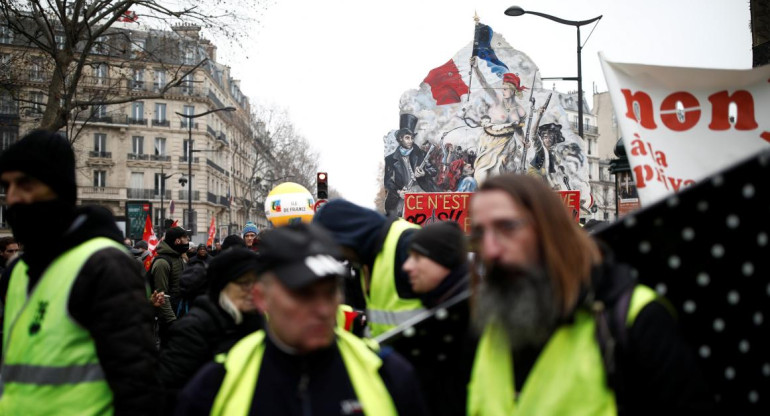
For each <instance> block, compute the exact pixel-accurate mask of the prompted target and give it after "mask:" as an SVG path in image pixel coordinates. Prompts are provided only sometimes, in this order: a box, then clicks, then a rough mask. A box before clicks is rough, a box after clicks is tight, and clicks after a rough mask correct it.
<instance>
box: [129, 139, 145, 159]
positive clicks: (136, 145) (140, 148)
mask: <svg viewBox="0 0 770 416" xmlns="http://www.w3.org/2000/svg"><path fill="white" fill-rule="evenodd" d="M131 150H132V151H133V153H134V154H135V155H141V154H144V137H142V136H134V137H132V138H131Z"/></svg>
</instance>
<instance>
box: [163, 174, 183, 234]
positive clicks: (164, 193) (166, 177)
mask: <svg viewBox="0 0 770 416" xmlns="http://www.w3.org/2000/svg"><path fill="white" fill-rule="evenodd" d="M177 173H179V172H174V173H171V174H169V175H166V174H164V172H163V165H161V166H160V235H161V236H163V233H164V232H165V231H166V210H165V209H164V208H163V200H164V198H165V197H166V179H169V178H170V177H172V176H174V175H176V174H177Z"/></svg>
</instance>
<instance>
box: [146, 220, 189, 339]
mask: <svg viewBox="0 0 770 416" xmlns="http://www.w3.org/2000/svg"><path fill="white" fill-rule="evenodd" d="M189 246H190V239H189V237H188V236H187V231H185V229H184V228H182V227H172V228H169V229H168V230H166V236H165V237H163V241H161V242H160V244H158V248H157V250H156V253H157V256H156V257H155V259H154V260H153V261H152V266H151V267H150V273H151V275H152V282H151V286H152V288H153V289H155V290H157V291H158V292H163V293H165V294H167V295H169V297H170V298H169V300H170V302H164V303H163V305H161V306H160V311H159V319H158V323H159V336H160V342H161V345H162V346H163V345H165V344H166V340H167V337H168V327H169V326H170V325H171V324H172V323H173V322H174V321H175V320H176V313H175V312H174V311H176V310H177V307H178V306H179V301H180V282H181V279H182V270H183V269H184V262H183V261H182V254H184V253H185V252H187V248H188V247H189Z"/></svg>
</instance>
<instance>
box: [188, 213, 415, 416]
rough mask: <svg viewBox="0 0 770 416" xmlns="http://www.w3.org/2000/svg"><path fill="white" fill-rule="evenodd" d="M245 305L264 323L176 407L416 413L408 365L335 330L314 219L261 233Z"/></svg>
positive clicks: (330, 281)
mask: <svg viewBox="0 0 770 416" xmlns="http://www.w3.org/2000/svg"><path fill="white" fill-rule="evenodd" d="M260 254H261V260H260V261H261V262H262V265H261V266H260V268H259V270H258V275H259V282H258V283H257V284H256V285H255V286H254V289H253V290H252V295H253V300H254V304H255V305H256V306H257V308H258V309H259V310H260V311H262V312H264V313H265V314H266V315H267V317H268V319H267V320H266V322H267V324H266V325H267V327H266V329H265V331H257V332H256V333H254V334H252V335H250V336H248V337H246V338H244V339H243V340H241V341H240V342H238V343H237V344H236V345H235V346H234V347H233V348H232V349H231V350H230V351H229V352H228V353H227V356H226V357H223V358H222V360H220V361H222V364H218V363H212V364H210V365H208V366H206V367H204V368H203V370H201V372H200V373H198V375H197V376H196V377H195V378H194V379H193V380H192V382H191V383H190V384H188V386H187V387H186V388H185V390H184V391H183V392H182V396H181V397H180V400H179V406H178V407H177V410H176V414H178V415H208V414H211V415H228V416H230V415H257V414H260V415H352V414H361V412H363V413H364V414H366V415H396V414H402V415H403V414H415V415H418V414H424V410H425V405H424V403H423V401H422V397H421V396H420V393H419V391H420V389H419V385H418V383H417V381H416V378H415V377H414V374H413V370H412V368H411V366H409V364H408V363H407V362H406V361H405V360H404V359H403V358H401V357H400V356H398V355H397V354H395V353H392V354H389V355H386V356H379V355H378V354H377V353H375V352H374V351H372V350H371V349H370V348H369V346H368V345H367V344H366V343H364V341H362V340H360V339H359V338H358V337H356V336H354V335H352V334H349V333H347V332H345V331H343V330H340V329H338V327H337V325H336V317H337V310H338V307H339V303H340V300H341V293H340V286H339V283H340V282H339V277H340V276H341V275H342V274H343V273H344V272H345V269H344V267H343V266H342V264H341V263H339V261H338V259H339V257H340V256H339V251H338V250H337V249H336V245H335V244H334V242H333V241H332V240H331V238H330V237H329V236H328V235H326V233H325V232H324V231H323V230H322V229H321V228H319V227H317V226H314V225H309V224H292V225H288V226H285V227H281V228H276V229H274V230H272V231H271V232H270V233H268V234H267V235H265V237H264V238H263V240H262V244H261V246H260Z"/></svg>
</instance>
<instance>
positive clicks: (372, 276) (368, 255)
mask: <svg viewBox="0 0 770 416" xmlns="http://www.w3.org/2000/svg"><path fill="white" fill-rule="evenodd" d="M313 223H315V224H318V225H321V226H322V227H324V228H326V229H327V230H328V231H330V232H331V234H332V237H334V240H335V241H336V242H337V244H339V245H340V246H341V247H342V251H343V255H344V256H345V258H346V259H347V260H348V261H349V262H350V263H351V264H352V265H353V267H354V268H355V269H357V270H358V271H359V273H360V276H361V278H362V279H363V282H362V283H363V284H362V286H363V288H364V293H363V295H364V298H365V300H366V318H367V321H368V323H369V329H370V335H371V336H373V337H374V336H377V335H379V334H382V333H384V332H387V331H388V330H390V329H392V328H394V327H396V326H398V325H399V324H400V323H402V322H404V321H406V320H407V319H409V318H411V317H413V316H415V315H417V314H419V313H420V312H422V311H423V310H424V309H423V307H422V303H421V302H420V299H419V298H418V297H417V295H416V294H415V293H414V291H412V287H411V285H410V284H409V277H408V276H407V274H406V272H404V271H403V270H402V269H401V267H402V266H403V264H404V262H405V261H406V258H407V256H408V255H409V253H408V248H409V241H410V238H411V235H412V233H413V232H414V231H415V230H418V229H419V228H420V227H419V226H418V225H414V224H411V223H409V222H406V221H405V220H403V219H401V218H398V217H392V218H386V217H385V216H383V215H382V214H380V213H378V212H376V211H373V210H371V209H368V208H364V207H360V206H358V205H355V204H353V203H351V202H348V201H345V200H342V199H336V200H333V201H329V202H328V203H327V204H325V205H324V206H323V208H322V209H320V210H319V211H318V212H317V213H316V215H315V216H314V217H313ZM345 295H346V299H347V298H348V297H349V296H348V295H349V294H348V293H346V294H345ZM353 297H354V296H353ZM352 306H354V307H357V306H358V305H352Z"/></svg>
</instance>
